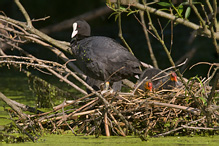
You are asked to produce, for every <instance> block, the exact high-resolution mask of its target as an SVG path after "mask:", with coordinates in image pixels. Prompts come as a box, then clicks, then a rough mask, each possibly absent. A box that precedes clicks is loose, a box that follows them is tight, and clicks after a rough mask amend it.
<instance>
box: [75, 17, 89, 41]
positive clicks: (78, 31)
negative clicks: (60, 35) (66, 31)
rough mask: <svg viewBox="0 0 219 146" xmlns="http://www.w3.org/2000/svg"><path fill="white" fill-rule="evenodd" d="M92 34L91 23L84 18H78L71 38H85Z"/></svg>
mask: <svg viewBox="0 0 219 146" xmlns="http://www.w3.org/2000/svg"><path fill="white" fill-rule="evenodd" d="M88 36H90V25H89V24H88V23H87V22H86V21H84V20H78V21H76V22H74V23H73V32H72V34H71V38H72V39H73V38H75V37H77V38H79V39H81V38H84V37H88Z"/></svg>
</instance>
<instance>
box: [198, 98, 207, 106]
mask: <svg viewBox="0 0 219 146" xmlns="http://www.w3.org/2000/svg"><path fill="white" fill-rule="evenodd" d="M197 98H199V99H201V101H202V102H203V104H204V105H207V101H206V99H205V98H204V97H197Z"/></svg>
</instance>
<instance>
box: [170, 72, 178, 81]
mask: <svg viewBox="0 0 219 146" xmlns="http://www.w3.org/2000/svg"><path fill="white" fill-rule="evenodd" d="M170 80H171V81H174V82H177V75H176V73H175V72H171V73H170Z"/></svg>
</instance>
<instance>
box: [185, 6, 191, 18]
mask: <svg viewBox="0 0 219 146" xmlns="http://www.w3.org/2000/svg"><path fill="white" fill-rule="evenodd" d="M190 14H191V7H188V8H187V9H186V12H185V19H188V18H189V16H190Z"/></svg>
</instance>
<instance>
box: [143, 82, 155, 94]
mask: <svg viewBox="0 0 219 146" xmlns="http://www.w3.org/2000/svg"><path fill="white" fill-rule="evenodd" d="M144 88H145V89H146V91H150V92H152V89H153V84H152V82H151V81H146V82H145V84H144Z"/></svg>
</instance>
